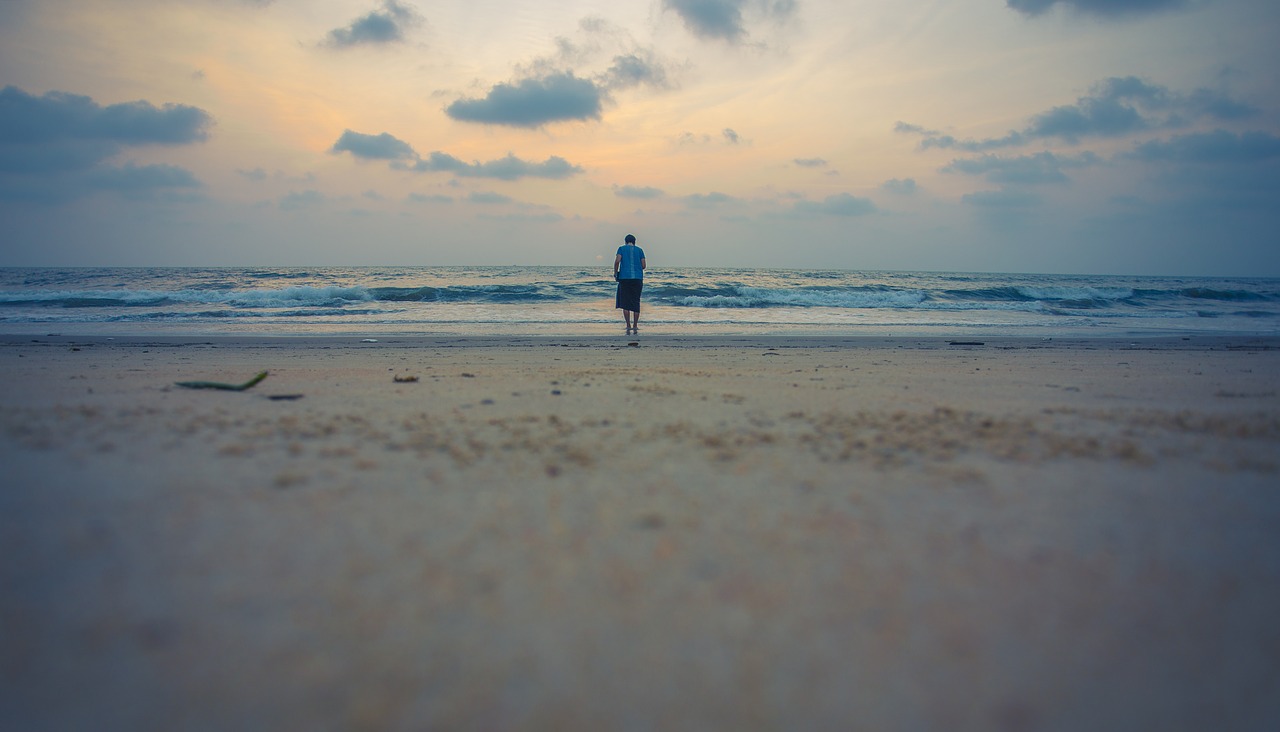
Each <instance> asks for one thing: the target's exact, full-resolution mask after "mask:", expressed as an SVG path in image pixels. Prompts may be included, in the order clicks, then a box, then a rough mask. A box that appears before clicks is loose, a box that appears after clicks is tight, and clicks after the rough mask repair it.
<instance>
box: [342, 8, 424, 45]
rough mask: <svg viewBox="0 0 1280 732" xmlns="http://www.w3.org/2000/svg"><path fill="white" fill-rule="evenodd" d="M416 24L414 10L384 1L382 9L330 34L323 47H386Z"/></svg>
mask: <svg viewBox="0 0 1280 732" xmlns="http://www.w3.org/2000/svg"><path fill="white" fill-rule="evenodd" d="M418 21H419V16H418V13H417V11H415V10H414V9H413V8H412V7H410V6H407V5H401V4H400V3H398V2H396V0H384V2H383V3H382V10H380V11H379V10H374V11H372V12H370V13H369V14H368V15H363V16H361V17H359V18H357V19H356V20H353V21H352V22H351V24H350V25H348V26H347V27H346V28H337V29H334V30H331V31H329V35H328V36H326V37H325V40H324V41H323V42H322V45H325V46H329V47H331V48H351V47H352V46H363V45H374V46H378V45H385V44H389V43H398V42H400V41H403V40H404V31H405V29H406V28H408V27H410V26H412V25H415V24H416V23H417V22H418Z"/></svg>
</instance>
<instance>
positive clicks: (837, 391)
mask: <svg viewBox="0 0 1280 732" xmlns="http://www.w3.org/2000/svg"><path fill="white" fill-rule="evenodd" d="M964 340H966V341H970V342H972V341H971V339H967V338H966V339H964ZM981 342H982V345H951V343H950V342H949V341H948V340H946V339H932V338H931V339H918V338H834V337H829V338H822V337H806V338H786V337H764V336H759V337H676V336H650V335H648V334H642V335H641V336H638V337H624V336H621V335H619V336H616V337H606V336H592V337H579V338H555V337H519V338H506V339H503V338H487V337H486V338H481V337H473V338H456V337H440V338H432V337H415V338H396V337H387V336H378V337H377V339H376V342H363V339H362V338H360V337H336V336H335V337H328V338H239V337H237V338H232V337H221V338H177V337H168V338H162V337H134V338H125V337H117V338H114V339H107V338H102V337H98V338H75V337H64V336H48V337H31V336H8V337H5V336H0V364H3V367H2V368H3V370H2V371H0V377H2V378H0V464H2V465H3V482H4V488H3V490H0V719H3V720H7V721H6V722H5V723H4V724H3V725H2V726H4V727H5V728H6V729H15V730H19V729H21V730H81V729H95V730H162V729H163V730H171V729H183V730H227V729H237V730H281V729H307V730H327V729H333V730H351V729H369V730H384V729H385V730H425V729H496V730H504V729H548V730H578V729H585V730H599V729H624V730H632V729H634V730H649V729H664V730H665V729H691V730H709V729H865V730H931V729H947V730H966V729H968V730H1033V729H1034V730H1082V729H1088V730H1113V729H1114V730H1122V729H1123V730H1129V729H1163V730H1204V729H1214V730H1264V729H1275V728H1277V727H1276V725H1277V724H1280V623H1277V618H1280V530H1278V529H1280V397H1278V396H1277V394H1278V392H1280V340H1277V339H1256V338H1243V337H1241V338H1230V337H1222V338H1207V337H1195V338H1190V339H1184V338H1161V339H1155V338H1146V339H1141V340H1129V339H1109V340H1062V339H1054V340H1042V339H1038V338H1033V339H991V338H988V339H981ZM628 343H635V344H636V345H628ZM264 369H265V370H268V371H269V373H270V375H269V376H268V378H267V379H266V380H265V381H263V382H262V383H260V384H259V385H257V386H255V387H253V388H252V389H250V390H248V391H244V392H225V391H208V390H190V389H184V388H180V387H177V386H175V385H174V384H175V382H178V381H184V380H197V379H199V380H216V381H225V382H239V381H243V380H245V379H247V378H249V377H250V376H252V375H253V374H255V373H257V372H258V371H260V370H264ZM415 377H416V381H404V380H403V379H414V378H415ZM397 379H402V380H400V381H398V380H397ZM272 397H296V398H272Z"/></svg>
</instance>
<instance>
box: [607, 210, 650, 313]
mask: <svg viewBox="0 0 1280 732" xmlns="http://www.w3.org/2000/svg"><path fill="white" fill-rule="evenodd" d="M645 265H646V262H645V260H644V250H643V249H641V248H640V247H638V246H636V237H635V235H634V234H627V237H626V238H625V239H623V244H622V246H620V247H618V256H616V257H614V258H613V278H614V279H615V280H617V281H618V297H617V304H616V305H615V306H614V307H615V308H617V309H619V310H621V311H622V317H623V319H624V320H626V322H627V332H628V333H639V332H640V291H641V290H643V289H644V270H645Z"/></svg>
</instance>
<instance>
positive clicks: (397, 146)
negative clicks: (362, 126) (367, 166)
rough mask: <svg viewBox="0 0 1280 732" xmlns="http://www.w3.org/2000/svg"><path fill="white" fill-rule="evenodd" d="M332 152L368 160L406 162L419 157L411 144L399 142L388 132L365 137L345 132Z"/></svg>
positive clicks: (348, 131)
mask: <svg viewBox="0 0 1280 732" xmlns="http://www.w3.org/2000/svg"><path fill="white" fill-rule="evenodd" d="M330 151H331V152H335V153H340V152H349V153H351V154H352V155H354V156H356V157H358V158H364V159H366V160H405V159H414V158H417V157H418V155H417V153H415V152H414V151H413V147H412V146H411V145H409V143H407V142H404V141H403V140H398V139H396V138H395V137H393V136H391V135H389V134H387V133H386V132H383V133H382V134H380V135H364V134H361V133H359V132H353V131H351V130H343V132H342V136H341V137H339V138H338V141H337V142H335V143H333V147H332V148H330Z"/></svg>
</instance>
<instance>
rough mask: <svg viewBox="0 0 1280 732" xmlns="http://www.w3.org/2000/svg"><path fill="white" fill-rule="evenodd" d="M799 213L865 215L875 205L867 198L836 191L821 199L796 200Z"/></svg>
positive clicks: (874, 209)
mask: <svg viewBox="0 0 1280 732" xmlns="http://www.w3.org/2000/svg"><path fill="white" fill-rule="evenodd" d="M795 210H796V211H797V212H799V213H815V214H824V215H827V216H865V215H866V214H871V213H875V212H876V205H875V204H874V203H872V202H871V199H869V198H858V197H856V196H853V195H850V194H848V193H837V194H835V195H832V196H827V197H826V198H824V199H822V200H821V201H796V203H795Z"/></svg>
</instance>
